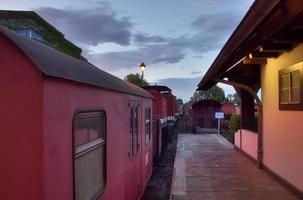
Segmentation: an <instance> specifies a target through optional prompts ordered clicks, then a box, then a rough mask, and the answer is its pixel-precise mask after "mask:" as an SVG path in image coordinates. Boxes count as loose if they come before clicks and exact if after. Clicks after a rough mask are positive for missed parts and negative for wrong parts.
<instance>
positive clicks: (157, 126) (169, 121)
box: [144, 85, 177, 164]
mask: <svg viewBox="0 0 303 200" xmlns="http://www.w3.org/2000/svg"><path fill="white" fill-rule="evenodd" d="M144 89H145V90H147V91H148V92H150V93H151V94H152V95H153V96H154V97H155V99H154V100H153V108H154V110H153V124H154V133H153V148H154V150H153V158H154V161H156V160H157V159H158V158H159V157H161V154H162V152H163V150H164V149H165V148H166V146H167V144H168V139H169V138H168V137H169V136H170V134H171V133H172V129H173V125H174V123H175V115H176V113H177V100H176V97H175V96H174V95H172V93H171V89H170V88H168V87H167V86H162V85H154V86H146V87H144ZM154 164H156V162H154Z"/></svg>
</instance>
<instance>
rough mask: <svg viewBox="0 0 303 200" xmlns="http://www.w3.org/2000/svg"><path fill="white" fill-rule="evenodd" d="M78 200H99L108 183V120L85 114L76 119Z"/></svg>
mask: <svg viewBox="0 0 303 200" xmlns="http://www.w3.org/2000/svg"><path fill="white" fill-rule="evenodd" d="M73 134H74V190H75V200H87V199H96V198H97V197H99V196H100V195H101V193H102V191H103V190H104V186H105V181H106V146H105V143H106V142H105V141H106V139H105V137H106V116H105V112H104V111H100V110H97V111H83V112H78V113H76V115H75V117H74V133H73Z"/></svg>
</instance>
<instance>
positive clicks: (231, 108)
mask: <svg viewBox="0 0 303 200" xmlns="http://www.w3.org/2000/svg"><path fill="white" fill-rule="evenodd" d="M222 112H224V116H225V117H228V118H229V117H231V115H232V114H240V107H239V106H236V105H235V104H233V103H231V102H224V103H223V104H222Z"/></svg>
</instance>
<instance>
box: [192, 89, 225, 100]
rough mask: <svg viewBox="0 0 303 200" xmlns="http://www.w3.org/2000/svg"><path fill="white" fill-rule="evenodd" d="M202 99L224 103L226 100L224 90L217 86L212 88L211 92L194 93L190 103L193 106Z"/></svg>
mask: <svg viewBox="0 0 303 200" xmlns="http://www.w3.org/2000/svg"><path fill="white" fill-rule="evenodd" d="M202 99H211V100H215V101H218V102H220V103H222V102H224V100H225V93H224V90H223V89H222V88H220V87H219V86H217V85H215V86H213V87H211V88H210V89H209V90H206V91H196V92H194V94H193V96H192V97H191V98H190V102H191V104H193V103H195V102H197V101H200V100H202Z"/></svg>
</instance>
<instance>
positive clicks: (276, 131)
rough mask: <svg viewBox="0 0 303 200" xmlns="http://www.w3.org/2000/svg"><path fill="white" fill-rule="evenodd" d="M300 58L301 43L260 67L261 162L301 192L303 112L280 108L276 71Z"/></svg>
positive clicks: (301, 57)
mask: <svg viewBox="0 0 303 200" xmlns="http://www.w3.org/2000/svg"><path fill="white" fill-rule="evenodd" d="M301 61H303V44H302V45H299V46H297V47H296V48H295V49H293V50H292V51H290V52H287V53H283V54H282V55H281V56H279V57H278V58H276V59H268V61H267V64H266V65H265V66H263V67H262V70H261V77H262V78H261V84H262V101H263V108H264V123H263V124H264V125H263V126H264V164H265V165H266V166H267V167H269V168H270V169H271V170H272V171H274V172H275V173H276V174H278V175H279V176H281V177H282V178H284V179H285V180H287V181H288V182H289V183H291V184H292V185H294V186H295V187H297V188H298V189H299V190H301V191H303V111H280V110H279V95H278V94H279V93H278V92H279V91H278V72H279V70H280V69H283V68H286V67H288V66H291V65H294V64H296V63H299V62H301Z"/></svg>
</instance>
